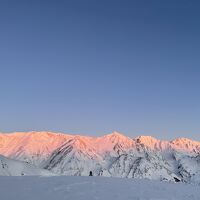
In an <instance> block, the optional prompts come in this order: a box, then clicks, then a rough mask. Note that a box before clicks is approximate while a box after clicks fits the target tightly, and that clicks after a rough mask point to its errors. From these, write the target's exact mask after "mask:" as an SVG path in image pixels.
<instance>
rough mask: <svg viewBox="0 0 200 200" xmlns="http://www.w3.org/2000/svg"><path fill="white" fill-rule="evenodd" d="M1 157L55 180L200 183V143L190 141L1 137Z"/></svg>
mask: <svg viewBox="0 0 200 200" xmlns="http://www.w3.org/2000/svg"><path fill="white" fill-rule="evenodd" d="M0 154H1V155H3V156H6V157H8V158H9V159H15V160H19V161H20V163H26V164H28V165H32V166H34V167H35V168H37V169H38V168H41V169H42V170H45V172H46V171H50V173H51V172H52V173H54V174H57V175H75V176H79V175H80V176H88V175H89V172H90V171H92V173H93V175H94V176H100V175H102V176H112V177H127V178H148V179H154V180H168V181H176V182H177V181H183V182H193V181H195V182H200V142H198V141H193V140H190V139H187V138H178V139H175V140H172V141H162V140H158V139H155V138H153V137H151V136H140V137H137V138H133V139H132V138H129V137H126V136H124V135H122V134H121V133H118V132H113V133H111V134H108V135H105V136H102V137H89V136H80V135H67V134H61V133H52V132H27V133H12V134H3V133H2V134H0ZM1 158H3V159H6V158H4V157H0V160H1ZM21 161H23V162H21ZM15 162H16V161H15ZM0 170H1V169H0ZM0 174H2V173H1V172H0ZM3 175H5V174H3Z"/></svg>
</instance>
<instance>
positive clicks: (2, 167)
mask: <svg viewBox="0 0 200 200" xmlns="http://www.w3.org/2000/svg"><path fill="white" fill-rule="evenodd" d="M0 175H1V176H51V175H53V174H52V173H51V172H50V171H47V170H44V169H40V168H37V167H34V166H32V165H30V164H28V163H26V162H22V161H17V160H12V159H8V158H5V157H4V156H0Z"/></svg>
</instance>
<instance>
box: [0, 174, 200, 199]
mask: <svg viewBox="0 0 200 200" xmlns="http://www.w3.org/2000/svg"><path fill="white" fill-rule="evenodd" d="M0 199H1V200H16V199H19V200H119V199H120V200H199V199H200V186H198V185H192V184H184V183H169V182H159V181H152V180H137V179H124V178H106V177H75V176H60V177H59V176H57V177H55V176H54V177H36V176H34V177H28V176H26V177H9V176H7V177H6V176H2V177H0Z"/></svg>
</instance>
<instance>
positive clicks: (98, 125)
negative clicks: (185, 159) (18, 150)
mask: <svg viewBox="0 0 200 200" xmlns="http://www.w3.org/2000/svg"><path fill="white" fill-rule="evenodd" d="M199 8H200V3H199V1H197V0H196V1H195V0H194V1H188V0H168V1H160V0H146V1H143V0H130V1H128V0H125V1H122V0H121V1H118V0H113V1H112V0H101V1H97V0H90V1H88V0H84V1H82V0H80V1H78V0H73V1H72V0H71V1H70V0H69V1H67V0H66V1H64V0H63V1H62V0H60V1H55V0H54V1H51V0H48V1H47V0H46V1H45V0H44V1H39V0H32V1H31V0H29V1H27V0H26V1H20V0H18V1H16V0H13V1H11V0H2V1H0V75H1V77H0V98H1V100H0V131H1V132H12V131H31V130H38V131H39V130H49V131H58V132H65V133H77V134H87V135H102V134H105V133H109V132H111V131H113V130H117V131H120V132H122V133H124V134H126V135H128V136H131V137H135V136H138V135H152V136H155V137H157V138H161V139H171V138H176V137H189V138H193V139H198V140H200V91H199V88H200V12H199Z"/></svg>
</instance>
